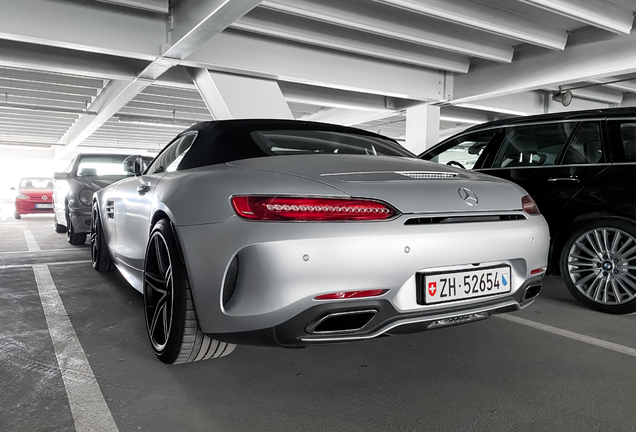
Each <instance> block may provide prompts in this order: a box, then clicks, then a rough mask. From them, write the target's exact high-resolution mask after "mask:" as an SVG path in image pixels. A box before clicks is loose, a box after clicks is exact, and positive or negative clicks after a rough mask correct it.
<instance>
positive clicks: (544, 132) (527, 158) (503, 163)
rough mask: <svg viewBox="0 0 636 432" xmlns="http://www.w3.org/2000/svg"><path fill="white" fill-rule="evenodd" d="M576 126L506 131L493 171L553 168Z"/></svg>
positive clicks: (537, 127) (560, 124)
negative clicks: (532, 167) (515, 168)
mask: <svg viewBox="0 0 636 432" xmlns="http://www.w3.org/2000/svg"><path fill="white" fill-rule="evenodd" d="M576 125H577V124H576V123H570V122H564V123H549V124H543V125H532V126H516V127H510V128H508V130H507V132H506V136H505V137H504V140H503V142H502V144H501V148H500V149H499V152H498V153H497V156H496V157H495V161H494V163H493V167H494V168H512V167H521V166H542V165H554V164H556V163H557V161H558V160H559V156H560V155H561V153H562V152H563V149H564V148H565V145H566V144H567V142H568V139H569V138H570V135H572V133H573V131H574V129H575V128H576Z"/></svg>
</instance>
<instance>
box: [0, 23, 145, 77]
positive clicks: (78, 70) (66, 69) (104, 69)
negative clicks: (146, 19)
mask: <svg viewBox="0 0 636 432" xmlns="http://www.w3.org/2000/svg"><path fill="white" fill-rule="evenodd" d="M0 15H1V14H0ZM147 64H148V62H147V61H145V60H135V59H130V58H123V57H113V56H108V55H104V54H95V53H90V52H82V51H76V50H69V49H65V48H55V47H47V46H44V45H37V44H29V43H24V42H14V41H9V40H2V39H0V67H9V68H19V69H30V70H34V71H41V72H52V73H60V74H71V75H80V76H83V77H91V78H97V79H99V80H103V79H130V78H134V77H135V76H136V74H137V71H139V70H141V69H143V68H144V67H146V65H147ZM8 74H9V73H8V71H0V77H4V76H6V75H8ZM13 75H14V76H16V75H17V76H16V78H17V79H25V78H22V76H25V77H28V76H37V75H38V72H29V71H24V72H23V71H19V72H15V71H14V72H13ZM65 78H66V81H68V82H70V83H71V85H72V82H73V81H75V82H81V80H82V78H69V77H65ZM87 81H90V80H87ZM43 82H46V81H43ZM52 82H53V83H55V82H57V81H55V80H53V81H52ZM80 85H81V84H80ZM102 85H103V84H102V83H100V85H99V87H100V88H101V87H102Z"/></svg>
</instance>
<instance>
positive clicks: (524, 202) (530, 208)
mask: <svg viewBox="0 0 636 432" xmlns="http://www.w3.org/2000/svg"><path fill="white" fill-rule="evenodd" d="M521 207H522V208H523V211H524V212H526V213H528V214H531V215H538V214H541V212H540V211H539V207H537V203H535V202H534V200H533V199H532V197H531V196H530V195H526V196H524V197H523V198H521Z"/></svg>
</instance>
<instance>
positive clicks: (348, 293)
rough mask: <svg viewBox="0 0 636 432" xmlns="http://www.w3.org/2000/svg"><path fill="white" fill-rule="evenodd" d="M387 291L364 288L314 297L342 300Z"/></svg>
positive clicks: (371, 295) (376, 294) (377, 294)
mask: <svg viewBox="0 0 636 432" xmlns="http://www.w3.org/2000/svg"><path fill="white" fill-rule="evenodd" d="M387 291H388V290H382V289H374V290H363V291H346V292H337V293H331V294H323V295H319V296H318V297H314V300H340V299H350V298H364V297H377V296H379V295H382V294H384V293H385V292H387Z"/></svg>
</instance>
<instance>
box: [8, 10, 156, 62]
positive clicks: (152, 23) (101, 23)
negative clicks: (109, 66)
mask: <svg viewBox="0 0 636 432" xmlns="http://www.w3.org/2000/svg"><path fill="white" fill-rule="evenodd" d="M0 38H2V39H8V40H14V41H19V42H27V43H33V44H41V45H48V46H54V47H58V48H70V49H75V50H80V51H90V52H95V53H101V54H110V55H119V56H129V57H131V56H132V57H135V58H140V59H145V60H152V59H154V58H156V56H158V55H160V54H161V44H162V43H165V42H166V17H165V16H162V15H158V14H149V13H142V12H135V11H131V10H130V9H128V10H126V9H124V8H120V7H112V6H111V5H109V4H105V3H98V2H93V1H90V2H86V1H83V2H81V1H50V0H19V1H5V2H2V13H1V14H0Z"/></svg>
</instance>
